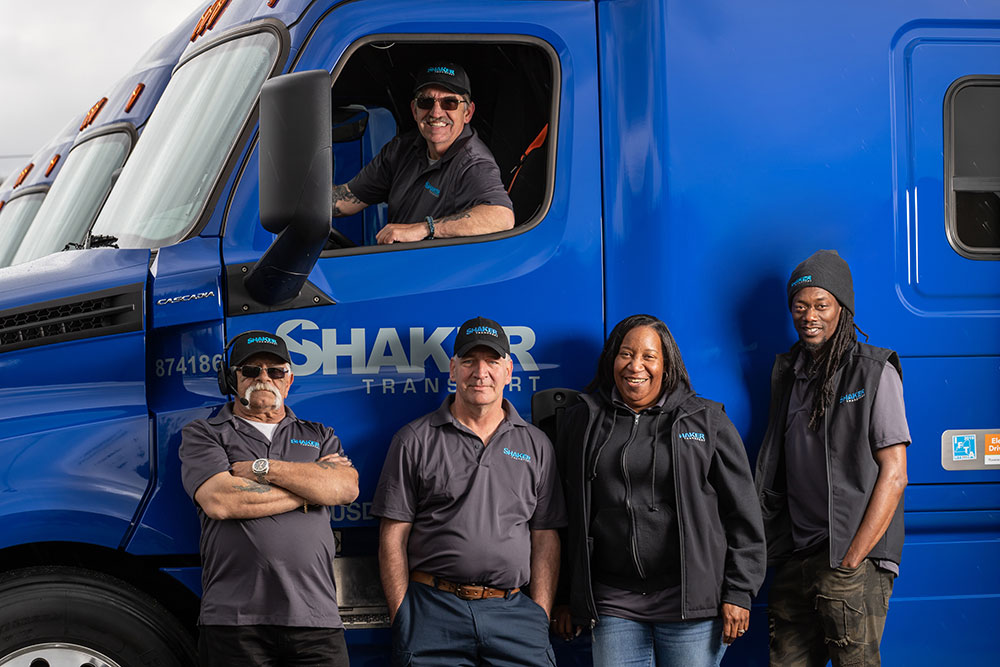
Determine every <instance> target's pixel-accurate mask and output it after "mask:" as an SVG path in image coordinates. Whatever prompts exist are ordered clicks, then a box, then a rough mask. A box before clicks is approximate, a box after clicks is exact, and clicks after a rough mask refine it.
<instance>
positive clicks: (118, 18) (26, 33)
mask: <svg viewBox="0 0 1000 667" xmlns="http://www.w3.org/2000/svg"><path fill="white" fill-rule="evenodd" d="M209 4H210V2H209V0H87V1H83V0H30V1H26V0H0V180H2V177H3V176H4V175H6V174H8V173H11V172H13V171H15V170H20V169H21V168H22V167H23V166H24V165H25V164H26V163H27V160H28V158H29V157H30V156H31V155H32V154H33V153H34V152H35V151H36V150H38V149H39V148H41V147H42V146H44V145H45V144H46V143H48V141H49V139H51V138H53V137H54V136H55V135H56V133H58V132H59V130H60V129H62V128H63V126H65V125H66V123H68V122H69V121H70V120H71V119H72V118H73V117H74V116H76V115H77V114H81V113H84V112H85V111H87V109H89V108H90V107H91V106H92V105H93V104H94V103H95V102H97V100H99V99H100V98H101V97H103V96H104V95H105V93H106V91H107V90H108V89H109V88H110V87H111V85H112V84H113V83H114V82H115V81H117V80H118V79H119V78H121V77H122V76H123V75H124V74H125V73H126V72H128V71H129V69H131V67H132V65H133V64H134V63H135V62H136V61H137V60H139V57H140V56H142V54H143V53H145V51H146V49H147V48H148V47H149V46H150V45H151V44H152V43H153V42H155V41H156V40H157V39H158V38H160V37H162V36H163V35H165V34H166V33H168V32H169V31H170V30H171V29H172V28H173V27H175V26H176V25H177V24H178V23H179V22H180V21H181V20H183V19H184V18H185V17H187V16H188V15H189V14H190V13H191V12H193V11H194V10H195V9H196V8H201V7H207V6H208V5H209ZM192 29H194V26H192ZM8 156H16V157H8Z"/></svg>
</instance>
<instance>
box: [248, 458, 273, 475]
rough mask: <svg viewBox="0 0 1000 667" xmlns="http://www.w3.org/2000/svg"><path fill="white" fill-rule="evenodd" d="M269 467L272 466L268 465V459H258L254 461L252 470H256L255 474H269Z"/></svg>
mask: <svg viewBox="0 0 1000 667" xmlns="http://www.w3.org/2000/svg"><path fill="white" fill-rule="evenodd" d="M269 467H270V466H269V465H267V459H257V460H256V461H254V462H253V468H252V470H253V471H254V474H257V475H264V474H267V470H268V468H269Z"/></svg>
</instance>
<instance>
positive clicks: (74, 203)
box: [13, 132, 132, 264]
mask: <svg viewBox="0 0 1000 667" xmlns="http://www.w3.org/2000/svg"><path fill="white" fill-rule="evenodd" d="M131 147H132V140H131V139H130V138H129V135H128V133H127V132H115V133H113V134H105V135H102V136H99V137H96V138H94V139H91V140H90V141H85V142H84V143H82V144H80V145H79V146H77V147H76V148H74V149H73V150H71V151H70V153H69V156H68V157H67V158H66V164H65V165H64V166H63V168H62V171H60V172H59V176H58V177H56V180H55V181H54V182H53V183H52V189H51V190H49V195H48V196H47V197H46V198H45V202H44V203H42V207H41V208H40V209H39V210H38V215H37V216H35V220H34V222H32V223H31V226H30V227H29V228H28V231H27V233H25V234H24V240H23V241H22V242H21V247H20V248H18V250H17V254H16V255H15V256H14V261H13V263H14V264H23V263H24V262H30V261H31V260H33V259H37V258H39V257H44V256H45V255H50V254H52V253H54V252H59V251H60V250H62V249H63V248H65V247H66V244H67V243H83V239H84V237H85V236H86V235H87V230H88V229H90V224H91V223H92V222H93V221H94V217H95V216H96V215H97V211H98V210H99V209H100V207H101V203H103V202H104V198H105V197H107V196H108V190H110V189H111V176H112V174H114V171H115V170H116V169H118V168H120V167H121V166H122V165H123V164H124V163H125V158H126V157H127V156H128V151H129V149H130V148H131Z"/></svg>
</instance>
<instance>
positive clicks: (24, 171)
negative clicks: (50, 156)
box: [11, 162, 35, 190]
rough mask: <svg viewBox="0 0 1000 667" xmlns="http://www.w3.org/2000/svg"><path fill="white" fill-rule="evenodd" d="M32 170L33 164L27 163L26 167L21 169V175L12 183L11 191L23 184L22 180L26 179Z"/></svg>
mask: <svg viewBox="0 0 1000 667" xmlns="http://www.w3.org/2000/svg"><path fill="white" fill-rule="evenodd" d="M34 168H35V163H34V162H29V163H28V166H27V167H25V168H24V169H22V170H21V173H20V174H18V175H17V180H16V181H14V187H12V188H11V190H13V189H14V188H16V187H17V186H19V185H20V184H21V183H24V179H26V178H27V177H28V174H30V173H31V170H32V169H34Z"/></svg>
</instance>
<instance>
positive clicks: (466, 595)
mask: <svg viewBox="0 0 1000 667" xmlns="http://www.w3.org/2000/svg"><path fill="white" fill-rule="evenodd" d="M485 592H486V587H485V586H477V585H475V584H459V585H458V588H456V589H455V595H457V596H458V597H460V598H461V599H463V600H482V599H483V594H484V593H485Z"/></svg>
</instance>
